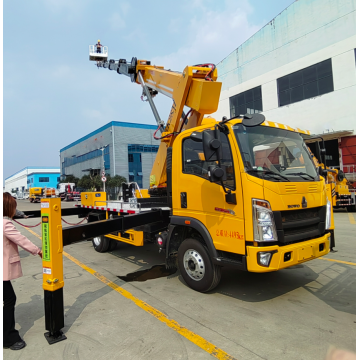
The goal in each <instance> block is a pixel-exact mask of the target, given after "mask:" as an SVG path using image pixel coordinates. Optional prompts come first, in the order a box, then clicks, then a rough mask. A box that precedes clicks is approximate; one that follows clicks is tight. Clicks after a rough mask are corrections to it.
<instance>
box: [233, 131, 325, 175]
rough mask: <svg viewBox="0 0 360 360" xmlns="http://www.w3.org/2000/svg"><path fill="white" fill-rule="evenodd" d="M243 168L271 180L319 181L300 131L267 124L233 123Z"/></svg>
mask: <svg viewBox="0 0 360 360" xmlns="http://www.w3.org/2000/svg"><path fill="white" fill-rule="evenodd" d="M233 130H234V133H235V135H236V139H237V142H238V144H239V147H240V150H241V155H242V158H243V161H244V165H245V168H246V171H247V172H249V173H250V174H251V175H253V176H257V177H260V178H263V179H266V180H271V181H314V180H319V177H318V174H317V171H316V168H315V165H314V163H313V161H312V159H311V156H310V153H309V151H308V149H307V147H306V145H305V143H304V141H303V139H302V137H301V136H300V134H298V133H296V132H293V131H288V130H284V129H278V128H272V127H268V126H260V125H259V126H254V127H246V126H244V125H242V124H236V125H234V126H233Z"/></svg>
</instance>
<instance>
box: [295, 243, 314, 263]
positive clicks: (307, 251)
mask: <svg viewBox="0 0 360 360" xmlns="http://www.w3.org/2000/svg"><path fill="white" fill-rule="evenodd" d="M312 257H314V253H313V247H312V246H307V247H304V248H301V249H299V250H298V259H299V260H300V261H301V260H307V259H310V258H312Z"/></svg>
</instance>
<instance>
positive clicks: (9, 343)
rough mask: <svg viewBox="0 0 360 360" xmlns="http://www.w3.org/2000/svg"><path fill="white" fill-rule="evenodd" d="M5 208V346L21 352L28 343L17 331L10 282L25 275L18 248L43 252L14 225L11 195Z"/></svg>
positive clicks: (14, 208)
mask: <svg viewBox="0 0 360 360" xmlns="http://www.w3.org/2000/svg"><path fill="white" fill-rule="evenodd" d="M3 206H4V213H3V216H4V218H3V234H4V239H3V246H4V252H3V290H4V291H3V301H4V306H3V330H4V331H3V346H4V348H10V349H11V350H20V349H22V348H24V347H25V346H26V343H25V341H24V340H22V339H21V337H20V335H19V332H18V331H17V330H16V329H15V303H16V295H15V292H14V289H13V287H12V284H11V281H10V280H14V279H17V278H19V277H21V276H22V275H23V274H22V270H21V264H20V256H19V249H18V246H20V247H22V248H23V249H24V250H26V251H28V252H29V253H31V254H33V255H39V256H40V257H42V251H41V249H39V248H38V247H37V246H36V245H34V244H33V243H32V242H31V241H30V240H29V239H28V238H27V237H25V236H24V235H21V233H20V231H18V230H17V229H16V228H15V226H14V224H13V223H12V218H13V217H14V215H15V212H16V200H15V199H14V198H13V197H12V196H11V195H10V194H9V193H4V195H3Z"/></svg>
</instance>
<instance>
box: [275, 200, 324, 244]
mask: <svg viewBox="0 0 360 360" xmlns="http://www.w3.org/2000/svg"><path fill="white" fill-rule="evenodd" d="M325 217H326V206H320V207H316V208H310V209H301V210H287V211H274V219H275V225H276V230H277V236H278V241H279V243H280V245H287V244H291V243H295V242H299V241H306V240H310V239H313V238H317V237H320V236H322V235H324V234H325Z"/></svg>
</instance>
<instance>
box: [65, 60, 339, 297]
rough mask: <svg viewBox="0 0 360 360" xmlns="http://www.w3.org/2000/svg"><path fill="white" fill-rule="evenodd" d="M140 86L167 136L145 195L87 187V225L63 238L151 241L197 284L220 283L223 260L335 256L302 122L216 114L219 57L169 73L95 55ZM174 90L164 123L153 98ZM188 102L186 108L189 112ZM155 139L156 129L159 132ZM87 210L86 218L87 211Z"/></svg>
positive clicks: (271, 265)
mask: <svg viewBox="0 0 360 360" xmlns="http://www.w3.org/2000/svg"><path fill="white" fill-rule="evenodd" d="M97 66H98V67H104V68H108V69H110V70H114V71H116V72H117V73H118V74H124V75H127V76H129V77H130V78H131V80H132V82H136V83H138V84H140V85H141V86H142V90H143V96H144V97H146V100H147V101H149V103H150V106H151V109H152V111H153V113H154V116H155V119H156V121H157V124H158V131H159V133H161V136H159V138H160V139H161V143H160V147H159V151H158V153H157V157H156V159H155V162H154V165H153V169H152V171H151V176H150V188H149V189H148V194H149V196H148V197H144V196H141V195H140V194H139V195H138V197H136V194H135V187H134V186H133V184H128V185H124V189H123V195H124V196H123V197H122V198H121V200H119V201H106V197H105V193H103V192H92V193H91V192H88V193H82V194H81V205H80V207H82V208H86V209H89V211H90V213H89V215H88V221H89V222H88V224H85V225H79V226H76V227H73V228H71V229H68V230H67V229H64V230H63V241H64V245H67V244H70V243H72V242H74V241H75V240H76V239H78V240H81V239H89V238H92V241H93V245H94V248H95V250H96V251H98V252H104V251H107V250H108V249H109V248H111V247H112V246H113V244H116V242H117V241H121V242H125V243H130V244H133V245H135V246H141V245H143V244H144V242H145V241H149V242H153V243H155V244H157V245H158V247H159V249H160V250H161V251H164V252H165V258H166V264H167V266H169V267H171V266H175V267H178V268H179V270H180V272H181V275H182V277H183V279H184V280H185V282H186V283H187V284H188V286H189V287H191V288H192V289H194V290H197V291H200V292H207V291H209V290H211V289H213V288H215V287H216V285H217V284H218V283H219V281H220V278H221V267H222V266H232V267H235V268H238V269H241V270H244V271H251V272H258V273H263V272H270V271H277V270H281V269H284V268H287V267H290V266H294V265H298V264H300V263H303V262H306V261H309V260H312V259H316V258H318V257H320V256H324V255H326V254H328V252H329V250H330V238H331V231H330V226H331V215H332V214H331V202H330V201H329V200H328V198H327V193H326V184H325V179H324V177H322V176H320V175H319V168H317V167H316V166H315V164H314V162H313V160H312V158H311V155H310V153H309V151H308V149H307V147H306V145H305V143H304V140H303V138H302V136H301V134H304V133H308V132H306V131H302V130H300V129H294V128H291V127H290V126H287V125H283V124H279V123H277V122H274V121H270V120H266V119H265V116H264V115H263V114H260V113H253V114H239V115H238V116H235V117H234V118H231V119H227V118H225V117H224V118H223V119H222V121H220V122H219V121H216V120H215V119H213V118H211V117H208V116H207V117H204V116H205V115H208V114H211V113H214V112H215V111H216V110H217V107H218V102H219V96H220V89H221V83H219V82H217V81H216V79H217V70H216V68H215V66H214V65H213V64H200V65H195V66H188V67H186V68H185V69H184V71H183V72H173V71H170V70H164V68H163V67H162V66H154V65H151V63H150V61H146V60H137V59H136V58H133V59H132V61H131V62H130V63H129V62H127V61H126V60H123V59H120V60H118V61H115V60H109V61H104V62H100V61H99V62H97ZM158 93H162V94H164V95H165V96H168V97H170V98H171V99H172V100H173V105H172V108H171V111H170V115H169V118H168V120H167V122H166V124H165V123H164V122H163V121H162V120H161V119H160V117H159V115H158V112H157V109H156V106H155V104H154V102H153V97H154V96H155V95H157V94H158ZM185 109H186V110H185ZM154 136H155V135H154ZM82 216H84V215H82Z"/></svg>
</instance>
